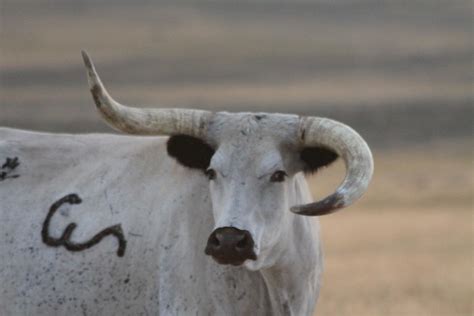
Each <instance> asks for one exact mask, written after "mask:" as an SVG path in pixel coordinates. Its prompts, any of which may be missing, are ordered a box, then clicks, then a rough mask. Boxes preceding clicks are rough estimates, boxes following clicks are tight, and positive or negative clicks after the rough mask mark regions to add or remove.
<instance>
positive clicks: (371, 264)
mask: <svg viewBox="0 0 474 316" xmlns="http://www.w3.org/2000/svg"><path fill="white" fill-rule="evenodd" d="M0 10H1V11H0V125H1V126H8V127H14V128H24V129H33V130H39V131H52V132H67V133H77V132H81V133H84V132H85V133H90V132H113V131H112V130H111V129H110V128H108V127H107V126H106V125H105V124H104V123H103V122H102V121H101V120H100V118H99V116H98V115H97V114H96V112H95V109H94V106H93V102H92V99H91V97H90V94H89V91H88V88H87V82H86V77H85V71H84V69H83V65H82V60H81V57H80V50H81V49H86V50H87V51H88V52H89V53H90V54H91V56H92V57H93V59H94V61H95V63H96V67H97V69H98V71H99V73H100V74H101V76H102V78H103V80H104V82H105V84H106V86H107V87H108V89H109V91H110V92H111V94H112V95H113V96H114V97H115V98H116V99H117V100H119V101H120V102H122V103H125V104H129V105H140V106H151V107H186V108H201V109H210V110H214V111H221V110H227V111H266V112H288V113H298V114H304V115H314V116H325V117H330V118H333V119H337V120H340V121H342V122H345V123H347V124H349V125H351V126H352V127H353V128H355V129H356V130H357V131H359V132H360V133H361V134H362V136H363V137H364V138H365V139H366V140H367V142H368V143H369V145H370V146H371V148H372V149H373V151H374V156H375V166H376V171H375V176H374V180H373V183H372V185H371V187H370V190H369V191H368V192H367V194H366V196H365V197H364V198H363V199H362V200H361V201H360V202H358V203H357V204H356V205H355V206H353V207H351V208H350V209H348V210H347V211H344V212H339V213H337V214H334V215H331V216H327V217H323V218H321V221H322V228H323V236H322V238H323V242H324V248H325V254H326V259H325V274H324V281H323V282H324V284H323V288H322V292H321V297H320V301H319V304H318V309H317V315H417V316H419V315H430V316H432V315H472V313H473V305H472V298H473V294H474V293H473V283H474V280H473V217H472V215H473V213H472V211H473V193H474V190H473V189H474V165H473V162H474V160H473V158H474V157H473V148H474V147H473V141H472V136H473V129H472V128H473V104H472V101H473V58H472V56H473V20H472V18H473V15H472V13H473V7H472V2H471V1H457V0H453V1H446V0H445V1H438V0H420V1H388V0H386V1H382V0H347V1H329V0H326V1H316V0H315V1H306V0H305V1H303V0H254V1H246V0H243V1H231V0H220V1H207V0H204V1H179V0H173V1H171V0H169V1H164V0H160V1H151V0H133V1H132V0H113V1H112V0H1V2H0ZM343 174H344V168H343V165H342V163H340V162H339V163H336V164H335V166H334V167H331V168H328V169H326V170H324V171H323V172H322V173H320V174H318V175H316V176H313V177H312V178H310V179H309V181H310V183H311V186H312V189H313V193H314V195H315V196H321V195H324V194H326V193H328V192H330V191H331V190H333V189H334V188H335V187H336V186H337V184H338V183H339V182H340V181H341V179H342V177H343Z"/></svg>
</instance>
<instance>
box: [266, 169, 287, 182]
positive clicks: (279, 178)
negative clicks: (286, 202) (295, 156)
mask: <svg viewBox="0 0 474 316" xmlns="http://www.w3.org/2000/svg"><path fill="white" fill-rule="evenodd" d="M287 176H288V175H287V174H286V172H285V171H283V170H278V171H276V172H275V173H274V174H272V177H271V178H270V181H271V182H283V181H285V179H286V177H287Z"/></svg>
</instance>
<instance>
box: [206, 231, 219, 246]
mask: <svg viewBox="0 0 474 316" xmlns="http://www.w3.org/2000/svg"><path fill="white" fill-rule="evenodd" d="M220 244H221V243H220V242H219V239H217V236H216V234H212V235H211V236H210V237H209V241H208V245H210V246H213V247H215V248H217V247H219V246H220Z"/></svg>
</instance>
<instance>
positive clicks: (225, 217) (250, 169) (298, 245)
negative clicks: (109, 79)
mask: <svg viewBox="0 0 474 316" xmlns="http://www.w3.org/2000/svg"><path fill="white" fill-rule="evenodd" d="M83 57H84V61H85V64H86V67H87V70H88V77H89V83H90V87H91V91H92V95H93V97H94V100H95V103H96V105H97V108H98V110H99V111H100V113H101V114H102V116H103V117H104V118H105V120H106V121H107V122H108V123H109V124H111V125H112V126H113V127H115V128H116V129H118V130H120V131H123V132H126V133H128V134H137V135H141V136H115V135H99V134H91V135H57V134H46V133H36V132H27V131H19V130H14V129H8V128H3V129H0V167H1V169H0V237H1V238H0V254H1V256H2V258H1V260H0V284H1V286H0V314H1V315H15V316H16V315H156V314H159V315H311V314H312V313H313V311H314V308H315V304H316V300H317V297H318V294H319V288H320V278H321V272H322V254H321V248H320V241H319V226H318V222H317V221H315V220H311V219H310V217H307V216H302V215H310V216H314V215H316V216H319V215H324V214H328V213H331V212H333V211H336V210H338V209H340V208H343V207H345V206H348V205H350V204H351V203H353V202H354V201H355V200H357V199H358V198H359V197H360V196H361V195H362V194H363V193H364V191H365V190H366V188H367V186H368V183H369V181H370V179H371V176H372V172H373V161H372V156H371V153H370V150H369V148H368V147H367V145H366V143H365V142H364V140H363V139H362V138H361V137H360V136H359V135H358V134H357V133H356V132H355V131H353V130H352V129H351V128H349V127H347V126H346V125H343V124H341V123H338V122H335V121H332V120H329V119H323V118H315V117H305V118H302V117H299V116H296V115H284V114H264V113H258V114H256V113H226V112H218V113H210V112H205V111H196V110H183V109H139V108H131V107H126V106H124V105H120V104H118V103H117V102H116V101H114V100H113V99H112V98H111V97H110V96H109V95H108V93H107V92H106V90H105V88H104V87H103V85H102V83H101V81H100V79H99V77H98V75H97V73H96V72H95V69H94V66H93V65H92V62H91V60H90V59H89V57H88V56H87V54H85V53H83ZM147 135H148V136H147ZM157 135H171V137H169V138H168V137H159V136H157ZM338 156H340V157H342V159H343V160H344V162H345V165H346V169H347V173H346V178H345V180H344V181H343V183H342V184H341V185H340V187H339V188H338V189H337V191H336V192H335V193H333V194H332V195H330V196H329V197H326V198H325V199H323V200H321V201H318V202H314V203H312V202H311V197H310V193H309V191H308V186H307V184H306V181H305V179H304V175H303V172H314V171H316V170H317V169H318V168H320V167H323V166H326V165H328V164H330V163H331V162H332V161H334V160H335V159H336V158H337V157H338ZM290 209H291V212H290ZM206 254H207V255H209V256H206Z"/></svg>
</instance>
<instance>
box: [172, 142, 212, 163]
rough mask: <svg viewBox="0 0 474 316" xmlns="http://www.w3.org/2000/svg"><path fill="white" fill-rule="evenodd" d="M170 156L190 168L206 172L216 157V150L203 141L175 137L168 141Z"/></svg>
mask: <svg viewBox="0 0 474 316" xmlns="http://www.w3.org/2000/svg"><path fill="white" fill-rule="evenodd" d="M167 150H168V154H169V155H170V156H171V157H173V158H174V159H176V160H177V161H178V162H179V163H180V164H181V165H183V166H186V167H188V168H194V169H201V170H206V169H207V168H208V167H209V164H210V162H211V158H212V156H213V155H214V152H215V150H214V148H212V147H211V146H210V145H209V144H207V143H206V142H204V141H203V140H201V139H199V138H196V137H193V136H188V135H174V136H171V137H170V138H169V139H168V144H167Z"/></svg>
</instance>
